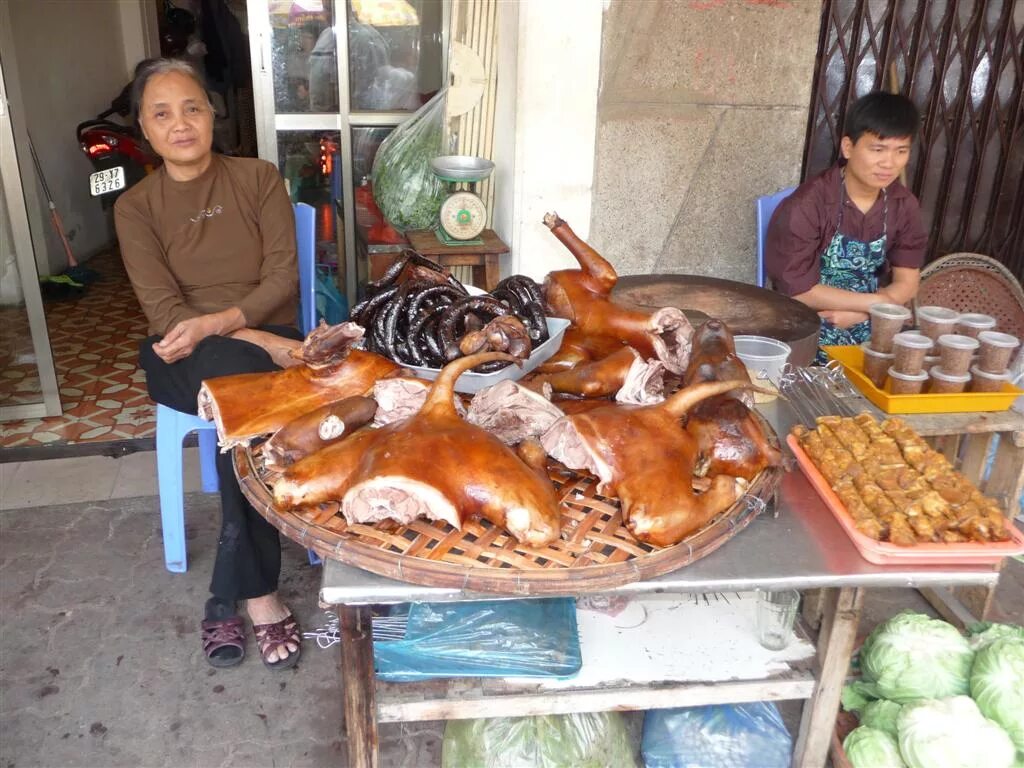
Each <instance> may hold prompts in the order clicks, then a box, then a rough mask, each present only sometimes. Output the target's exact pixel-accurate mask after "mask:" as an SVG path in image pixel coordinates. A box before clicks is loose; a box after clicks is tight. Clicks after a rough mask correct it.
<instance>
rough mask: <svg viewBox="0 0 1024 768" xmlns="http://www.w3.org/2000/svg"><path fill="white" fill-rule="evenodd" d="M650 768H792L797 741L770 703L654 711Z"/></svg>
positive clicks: (647, 723) (649, 726) (647, 738)
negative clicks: (794, 741) (794, 746)
mask: <svg viewBox="0 0 1024 768" xmlns="http://www.w3.org/2000/svg"><path fill="white" fill-rule="evenodd" d="M641 751H642V752H643V758H644V766H645V768H789V765H790V761H791V759H792V753H793V739H792V738H791V737H790V735H789V731H787V730H786V725H785V723H783V722H782V716H781V715H780V714H779V710H778V707H776V706H775V705H774V704H773V703H771V702H763V701H762V702H755V703H753V704H724V705H719V704H716V705H711V706H706V707H684V708H681V709H655V710H651V711H650V712H648V713H647V714H646V715H645V717H644V736H643V743H642V746H641Z"/></svg>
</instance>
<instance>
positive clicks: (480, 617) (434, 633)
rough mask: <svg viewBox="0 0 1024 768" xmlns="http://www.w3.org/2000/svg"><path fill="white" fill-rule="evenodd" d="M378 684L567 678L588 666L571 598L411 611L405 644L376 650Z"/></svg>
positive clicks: (424, 606) (379, 645) (383, 644)
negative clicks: (439, 679) (443, 679)
mask: <svg viewBox="0 0 1024 768" xmlns="http://www.w3.org/2000/svg"><path fill="white" fill-rule="evenodd" d="M373 647H374V651H373V652H374V661H375V664H376V668H377V676H378V677H380V678H382V679H384V680H390V681H393V682H404V681H411V680H426V679H430V678H435V677H507V676H516V677H569V676H571V675H574V674H576V673H577V672H578V671H579V669H580V665H581V664H582V656H581V653H580V641H579V632H578V630H577V628H576V602H575V600H573V599H572V598H539V599H534V600H484V601H480V602H472V603H413V604H412V605H411V606H410V607H409V617H408V624H407V629H406V632H405V637H404V639H402V640H386V641H376V642H374V646H373Z"/></svg>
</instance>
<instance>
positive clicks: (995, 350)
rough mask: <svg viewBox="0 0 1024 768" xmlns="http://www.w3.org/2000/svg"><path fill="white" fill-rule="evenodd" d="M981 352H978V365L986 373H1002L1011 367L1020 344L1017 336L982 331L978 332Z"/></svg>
mask: <svg viewBox="0 0 1024 768" xmlns="http://www.w3.org/2000/svg"><path fill="white" fill-rule="evenodd" d="M978 341H979V342H980V343H981V352H979V353H978V363H977V365H978V367H979V368H981V370H983V371H985V373H1000V372H1002V371H1005V370H1006V369H1007V368H1009V367H1010V358H1012V357H1013V353H1014V350H1016V349H1017V347H1019V346H1020V340H1019V339H1018V338H1017V337H1016V336H1011V335H1010V334H1008V333H1000V332H999V331H982V332H981V333H979V334H978Z"/></svg>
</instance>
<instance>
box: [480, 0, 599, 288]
mask: <svg viewBox="0 0 1024 768" xmlns="http://www.w3.org/2000/svg"><path fill="white" fill-rule="evenodd" d="M512 6H514V7H512ZM601 23H602V4H601V3H599V2H595V1H594V0H559V2H550V0H521V2H519V3H501V4H500V5H499V13H498V98H497V104H496V118H495V119H496V128H495V136H494V143H495V150H494V155H495V158H497V159H498V169H497V172H496V176H495V184H496V186H495V208H496V210H495V215H494V227H495V231H496V232H498V234H499V235H501V237H502V238H503V239H504V240H505V242H507V243H508V244H509V246H510V247H511V250H512V258H511V259H510V262H509V263H508V265H507V267H504V268H503V273H504V274H512V273H522V274H526V275H530V276H531V277H533V278H535V279H540V278H542V277H543V276H544V275H545V274H547V273H548V272H549V271H550V270H552V269H562V268H564V267H571V266H575V264H576V262H575V261H574V260H573V258H572V256H571V255H570V254H569V252H568V251H567V250H566V249H565V248H564V247H563V246H562V245H561V243H559V242H558V241H557V240H556V239H555V238H554V237H553V236H552V235H551V234H550V232H548V229H547V228H546V227H545V226H544V225H543V223H542V221H541V220H542V218H543V216H544V214H545V213H547V212H548V211H557V212H558V213H559V215H561V216H562V218H564V219H565V220H566V221H568V222H569V223H570V224H571V225H572V226H573V228H574V229H575V230H576V232H577V234H579V235H581V236H583V237H586V236H587V234H588V230H589V224H590V220H591V215H590V205H591V198H592V192H593V189H592V185H593V179H594V158H595V153H594V147H595V140H596V127H597V93H598V74H599V71H600V61H601V59H600V53H601Z"/></svg>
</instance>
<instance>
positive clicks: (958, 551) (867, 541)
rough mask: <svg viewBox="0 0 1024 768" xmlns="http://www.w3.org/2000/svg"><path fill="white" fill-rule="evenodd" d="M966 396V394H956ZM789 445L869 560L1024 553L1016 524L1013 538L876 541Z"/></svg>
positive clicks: (985, 559)
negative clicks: (910, 543)
mask: <svg viewBox="0 0 1024 768" xmlns="http://www.w3.org/2000/svg"><path fill="white" fill-rule="evenodd" d="M953 397H963V395H953ZM786 444H787V445H788V446H789V447H790V449H791V450H792V451H793V456H794V457H795V458H796V462H797V464H799V465H800V469H801V470H802V471H803V473H804V474H805V475H806V476H807V479H808V480H809V481H810V483H811V486H812V487H813V488H814V490H815V491H817V492H818V495H819V496H820V497H821V500H822V501H824V502H825V506H826V507H828V508H829V511H830V512H832V514H833V515H834V516H835V518H836V520H837V521H839V525H840V527H841V528H842V529H843V530H844V531H846V535H847V536H849V537H850V541H852V542H853V545H854V546H855V547H856V548H857V550H858V551H859V552H860V554H861V557H863V558H864V559H865V560H867V561H868V562H869V563H875V564H876V565H899V564H904V565H943V564H959V565H982V564H988V563H998V562H999V561H1000V560H1002V559H1003V558H1004V557H1013V556H1015V555H1020V554H1024V533H1022V532H1021V530H1020V529H1019V528H1018V527H1017V526H1015V525H1009V526H1008V528H1009V529H1010V536H1011V537H1012V538H1011V540H1010V541H986V542H984V543H981V542H978V543H957V544H930V543H921V544H915V545H914V546H912V547H901V546H899V545H897V544H891V543H889V542H887V541H876V540H875V539H872V538H871V537H870V536H865V535H864V534H863V533H861V532H860V531H858V530H857V528H856V527H855V525H854V522H853V518H852V517H851V516H850V513H849V512H847V511H846V506H845V505H844V504H843V502H842V501H841V500H840V499H839V497H838V496H836V492H835V491H833V490H832V486H830V485H829V484H828V480H826V479H825V478H824V477H823V476H822V474H821V472H819V471H818V468H817V467H816V466H814V462H813V461H811V459H810V457H809V456H808V455H807V454H806V453H804V449H803V448H802V447H801V445H800V441H799V440H797V439H796V438H795V437H793V435H789V436H788V437H787V438H786Z"/></svg>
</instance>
